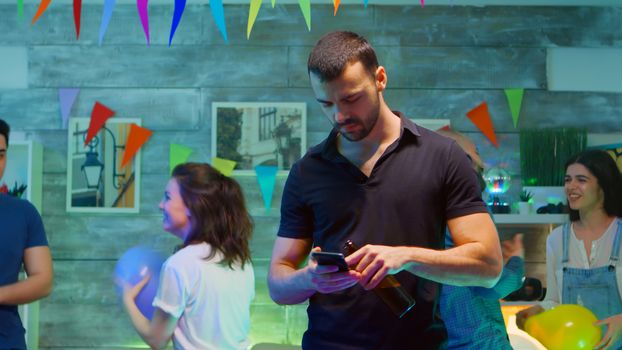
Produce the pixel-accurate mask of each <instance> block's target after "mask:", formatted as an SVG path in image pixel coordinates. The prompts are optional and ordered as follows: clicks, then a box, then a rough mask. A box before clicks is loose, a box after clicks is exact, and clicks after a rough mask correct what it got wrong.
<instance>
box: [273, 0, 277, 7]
mask: <svg viewBox="0 0 622 350" xmlns="http://www.w3.org/2000/svg"><path fill="white" fill-rule="evenodd" d="M275 5H276V0H272V8H274V6H275Z"/></svg>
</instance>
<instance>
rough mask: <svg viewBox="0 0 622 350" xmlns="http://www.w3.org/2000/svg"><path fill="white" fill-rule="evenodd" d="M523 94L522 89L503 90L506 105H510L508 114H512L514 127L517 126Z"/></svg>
mask: <svg viewBox="0 0 622 350" xmlns="http://www.w3.org/2000/svg"><path fill="white" fill-rule="evenodd" d="M523 92H524V90H523V89H505V97H507V99H508V104H509V105H510V112H511V113H512V122H514V127H516V126H517V125H518V117H519V115H520V107H521V105H522V104H523Z"/></svg>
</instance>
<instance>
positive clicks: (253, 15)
mask: <svg viewBox="0 0 622 350" xmlns="http://www.w3.org/2000/svg"><path fill="white" fill-rule="evenodd" d="M260 8H261V0H251V3H250V5H249V8H248V24H247V25H246V40H248V39H249V38H250V37H251V31H252V30H253V25H254V24H255V20H256V19H257V15H258V14H259V9H260Z"/></svg>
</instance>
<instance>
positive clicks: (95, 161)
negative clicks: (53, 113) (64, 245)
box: [67, 118, 140, 212]
mask: <svg viewBox="0 0 622 350" xmlns="http://www.w3.org/2000/svg"><path fill="white" fill-rule="evenodd" d="M89 122H90V119H87V118H75V119H71V120H70V122H69V125H68V129H69V130H68V141H69V142H68V145H69V149H68V152H67V153H68V154H67V164H68V167H67V211H69V212H138V210H139V200H138V198H139V195H138V194H139V193H140V192H139V185H140V181H139V176H140V155H139V154H137V155H136V156H135V157H134V159H133V160H132V161H131V162H130V163H129V164H127V165H126V166H124V167H121V165H120V163H121V162H120V160H121V157H122V156H123V152H124V150H125V144H124V142H125V140H126V138H127V135H128V133H129V129H130V125H131V124H133V123H134V124H137V125H140V119H123V118H119V119H111V120H108V121H107V123H106V125H104V126H103V127H102V128H101V129H100V131H99V132H98V133H97V134H96V135H95V136H94V137H93V138H91V140H90V141H89V142H88V143H86V144H85V142H86V135H87V131H88V127H89Z"/></svg>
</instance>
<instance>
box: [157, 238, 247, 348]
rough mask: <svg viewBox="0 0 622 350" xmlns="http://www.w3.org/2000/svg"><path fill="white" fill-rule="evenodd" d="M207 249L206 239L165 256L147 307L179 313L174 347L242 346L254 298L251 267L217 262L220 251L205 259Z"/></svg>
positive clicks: (208, 247)
mask: <svg viewBox="0 0 622 350" xmlns="http://www.w3.org/2000/svg"><path fill="white" fill-rule="evenodd" d="M210 250H211V247H210V246H209V245H208V244H207V243H201V244H194V245H189V246H187V247H185V248H183V249H181V250H179V251H178V252H177V253H175V254H174V255H173V256H171V257H170V258H168V259H167V260H166V262H165V263H164V265H163V266H162V270H161V272H160V285H159V287H158V292H157V295H156V297H155V299H154V300H153V306H155V307H158V308H160V309H162V310H163V311H164V312H166V313H168V314H170V315H172V316H173V317H175V318H179V320H178V321H177V327H175V331H174V332H173V344H174V346H175V349H183V350H191V349H197V350H212V349H213V350H228V349H246V348H248V346H249V341H248V331H249V328H250V303H251V301H252V299H253V298H254V297H255V276H254V273H253V267H252V265H251V264H249V263H247V264H246V265H245V266H244V269H242V268H240V267H239V266H237V267H236V266H234V269H230V268H228V267H227V266H223V265H221V264H218V262H219V261H220V260H221V258H222V255H221V253H216V255H215V256H214V258H212V259H211V260H209V261H206V260H205V257H206V256H208V254H209V253H210Z"/></svg>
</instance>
